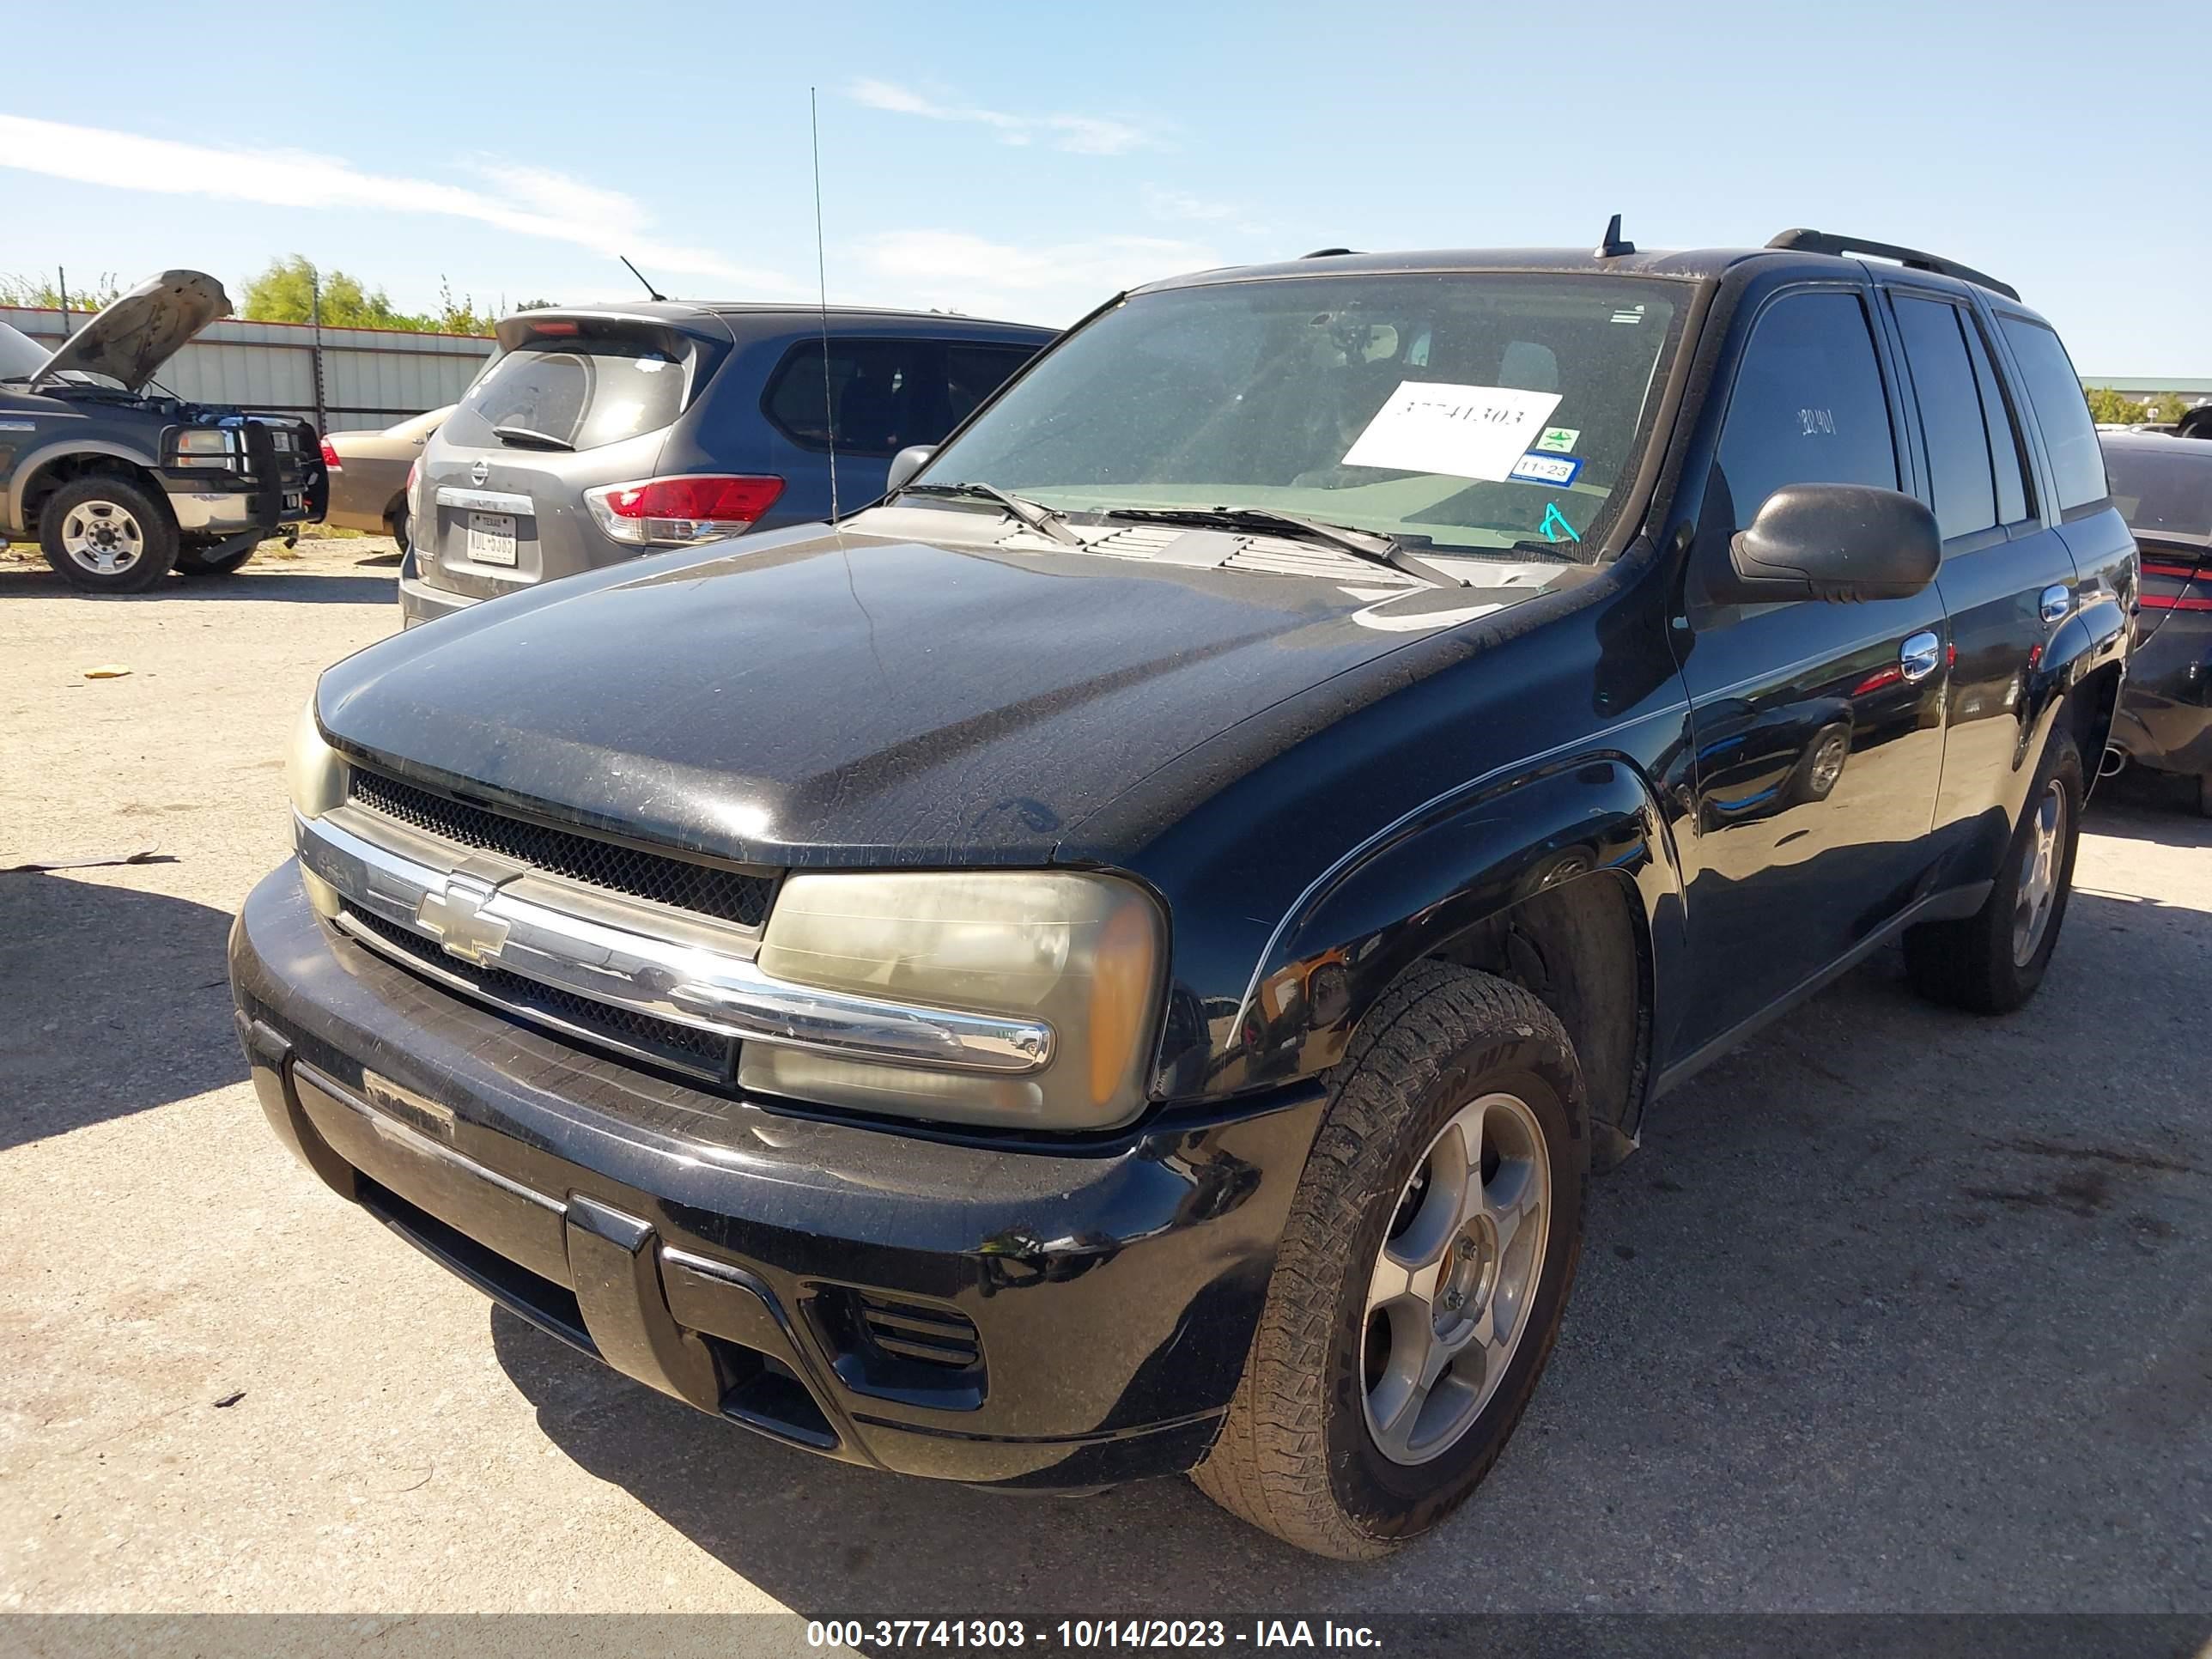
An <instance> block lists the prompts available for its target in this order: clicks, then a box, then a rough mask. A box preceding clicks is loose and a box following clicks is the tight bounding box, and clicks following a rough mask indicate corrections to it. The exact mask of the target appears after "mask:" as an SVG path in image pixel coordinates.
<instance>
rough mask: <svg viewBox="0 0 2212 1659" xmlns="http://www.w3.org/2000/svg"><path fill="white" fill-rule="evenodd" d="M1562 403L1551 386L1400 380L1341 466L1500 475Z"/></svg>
mask: <svg viewBox="0 0 2212 1659" xmlns="http://www.w3.org/2000/svg"><path fill="white" fill-rule="evenodd" d="M1558 407H1559V393H1558V392H1526V391H1523V390H1522V389H1521V388H1520V387H1518V386H1447V385H1443V384H1439V383H1437V382H1432V381H1425V380H1401V381H1400V382H1399V383H1398V389H1397V390H1396V391H1395V392H1392V393H1391V394H1390V395H1389V398H1385V399H1384V400H1383V407H1382V408H1380V409H1378V410H1376V411H1375V418H1374V419H1372V420H1370V422H1367V428H1366V430H1365V431H1364V432H1362V433H1361V434H1360V435H1359V436H1358V439H1357V440H1356V441H1354V442H1353V444H1352V447H1351V448H1350V449H1347V450H1346V451H1345V453H1344V464H1345V465H1346V466H1376V467H1389V468H1392V469H1394V470H1395V471H1403V472H1441V473H1443V474H1444V475H1446V476H1447V477H1455V478H1485V479H1489V480H1492V482H1498V481H1502V480H1503V479H1504V478H1505V477H1507V475H1508V474H1510V472H1511V471H1512V470H1513V464H1514V463H1515V462H1516V461H1517V460H1519V459H1521V458H1522V456H1523V455H1525V454H1527V453H1528V451H1529V449H1530V448H1531V447H1534V440H1535V439H1536V438H1537V437H1538V436H1539V435H1541V433H1542V432H1543V430H1544V422H1545V421H1546V420H1547V418H1548V417H1549V416H1550V415H1551V413H1552V411H1553V410H1554V409H1557V408H1558Z"/></svg>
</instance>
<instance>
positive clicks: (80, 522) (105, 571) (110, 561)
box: [62, 501, 146, 576]
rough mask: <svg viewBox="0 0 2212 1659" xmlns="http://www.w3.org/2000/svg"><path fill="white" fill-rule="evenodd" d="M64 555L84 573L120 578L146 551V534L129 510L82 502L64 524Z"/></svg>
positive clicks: (114, 505)
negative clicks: (87, 571)
mask: <svg viewBox="0 0 2212 1659" xmlns="http://www.w3.org/2000/svg"><path fill="white" fill-rule="evenodd" d="M62 551H63V552H64V553H66V554H68V555H69V556H70V558H71V559H73V560H74V561H76V563H78V564H79V565H81V566H82V567H83V568H85V569H87V570H89V571H91V572H93V573H94V574H96V575H101V576H119V575H121V574H123V573H124V572H125V571H126V570H128V569H130V568H131V567H132V566H133V565H135V564H137V562H138V561H139V559H140V557H141V556H143V554H144V553H145V551H146V532H144V531H143V529H141V528H140V527H139V524H138V520H137V517H136V516H135V515H134V514H133V513H131V509H130V508H129V507H122V506H119V505H118V504H117V503H116V502H114V501H80V502H79V503H78V504H77V505H76V506H75V507H71V508H70V512H69V516H68V517H67V518H65V519H64V520H62Z"/></svg>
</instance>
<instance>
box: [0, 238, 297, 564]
mask: <svg viewBox="0 0 2212 1659" xmlns="http://www.w3.org/2000/svg"><path fill="white" fill-rule="evenodd" d="M229 312H230V298H229V296H228V295H226V294H225V293H224V292H223V290H222V283H218V282H217V281H216V279H215V278H214V277H212V276H208V275H207V274H206V273H205V272H204V271H197V270H165V271H163V272H161V274H160V275H159V276H149V277H148V278H147V279H146V280H145V281H144V282H143V283H139V284H138V286H137V287H136V288H134V289H131V291H130V292H129V293H127V294H125V295H121V296H120V297H119V298H118V299H117V300H116V301H114V302H113V303H112V304H111V305H109V306H107V307H106V308H105V309H103V310H102V311H100V313H98V314H97V315H95V316H94V317H93V318H91V319H89V320H88V321H87V322H86V323H85V324H84V325H82V327H80V328H78V329H77V330H76V331H75V332H74V333H72V334H70V335H69V336H67V337H65V338H64V340H63V341H62V343H61V344H60V345H59V346H58V347H56V348H54V349H51V350H49V349H46V347H44V346H42V345H40V343H38V342H36V341H34V340H33V339H32V338H30V337H29V336H27V335H26V334H24V333H22V332H21V331H19V330H17V329H15V328H12V327H10V326H9V325H6V324H4V323H0V539H14V540H21V541H35V542H37V543H38V544H39V545H40V548H41V549H42V550H44V552H45V553H46V558H47V561H48V562H50V563H52V566H53V567H54V568H55V569H56V570H58V571H59V572H60V573H61V574H63V575H64V576H65V577H66V578H68V579H69V580H70V581H71V582H72V583H74V584H75V585H76V586H78V587H81V588H83V589H85V590H87V591H88V592H103V593H134V592H141V591H143V589H146V588H149V587H151V586H153V585H154V584H155V582H158V581H159V580H161V578H162V577H163V576H164V575H166V574H167V573H168V572H169V571H170V570H171V569H172V568H175V569H177V570H179V571H181V572H183V573H184V574H186V575H221V574H228V572H230V571H233V570H235V569H237V568H238V567H239V566H240V565H241V564H243V563H245V562H246V560H247V559H248V558H250V557H252V553H253V550H254V548H255V547H256V546H257V545H258V544H259V543H260V542H261V540H262V539H263V538H264V537H267V536H272V535H275V534H276V533H277V532H279V531H280V530H283V529H284V528H285V527H287V526H298V525H301V524H304V523H308V522H311V521H313V520H319V519H320V518H321V517H322V516H323V511H324V507H325V504H326V502H327V500H328V495H329V488H330V486H329V481H328V478H327V477H326V475H325V471H324V467H323V459H322V453H321V450H320V447H319V440H318V437H317V435H316V432H315V429H314V427H313V425H312V424H311V423H310V422H306V421H298V420H294V419H292V418H291V417H290V416H283V415H268V414H255V413H252V412H251V411H249V410H241V409H230V408H224V407H221V406H217V405H212V404H196V403H191V402H187V401H186V400H185V399H184V398H178V397H174V396H172V395H171V394H170V393H168V392H166V391H164V390H162V388H161V386H160V385H159V383H158V382H156V381H155V379H154V375H155V371H157V370H158V369H160V368H161V366H162V365H163V364H164V363H166V362H168V361H169V359H170V358H172V357H173V356H175V355H176V354H177V353H178V352H179V350H181V349H183V348H184V346H185V343H186V342H188V341H190V340H191V337H193V336H194V335H196V334H197V333H198V332H199V331H201V330H202V329H204V328H205V327H206V326H207V325H209V324H210V323H211V322H213V321H214V320H215V319H216V318H218V317H222V316H227V315H228V314H229Z"/></svg>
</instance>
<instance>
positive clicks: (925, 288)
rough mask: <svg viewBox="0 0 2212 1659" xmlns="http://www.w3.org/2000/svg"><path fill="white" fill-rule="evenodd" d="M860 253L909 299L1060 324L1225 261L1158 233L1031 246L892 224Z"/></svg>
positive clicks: (879, 283) (878, 280)
mask: <svg viewBox="0 0 2212 1659" xmlns="http://www.w3.org/2000/svg"><path fill="white" fill-rule="evenodd" d="M858 252H859V255H860V263H861V264H863V265H864V266H865V267H866V270H868V272H869V273H870V275H871V276H872V277H873V278H874V279H875V283H874V285H875V286H876V287H878V288H879V289H889V290H891V291H895V292H897V293H899V294H901V295H905V296H907V299H906V301H905V302H906V303H908V304H913V305H917V306H938V307H946V308H949V309H953V310H958V311H963V312H966V313H969V314H970V315H972V316H1000V317H1010V318H1013V319H1018V320H1024V321H1036V322H1045V323H1054V324H1066V323H1072V322H1073V321H1074V320H1075V319H1077V318H1079V317H1080V316H1082V315H1083V313H1085V312H1087V311H1089V310H1090V309H1091V307H1094V306H1096V305H1097V304H1098V303H1099V302H1100V301H1103V300H1106V299H1108V298H1109V297H1111V296H1112V295H1115V294H1116V293H1118V292H1120V291H1121V289H1126V288H1133V287H1135V286H1136V285H1137V284H1139V283H1146V282H1151V281H1152V280H1153V279H1154V278H1156V277H1160V276H1174V275H1175V274H1176V273H1177V272H1179V271H1185V270H1206V269H1207V268H1209V267H1211V266H1213V265H1218V264H1220V263H1221V260H1220V258H1218V256H1217V255H1216V254H1215V253H1214V252H1213V251H1212V249H1210V248H1207V247H1206V246H1202V245H1200V244H1199V243H1195V242H1186V241H1178V240H1170V239H1169V238H1165V237H1158V236H1101V237H1094V238H1092V239H1091V240H1085V241H1080V242H1063V243H1058V244H1052V245H1047V246H1021V245H1018V244H1015V243H1011V242H994V241H991V240H988V239H987V238H985V237H981V236H975V235H971V234H969V233H967V232H965V231H956V230H892V231H884V232H882V233H880V234H877V235H874V236H870V237H866V238H864V239H863V240H861V241H860V243H859V245H858Z"/></svg>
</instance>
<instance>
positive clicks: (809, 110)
mask: <svg viewBox="0 0 2212 1659" xmlns="http://www.w3.org/2000/svg"><path fill="white" fill-rule="evenodd" d="M806 132H807V137H809V138H810V139H811V141H812V143H813V146H814V281H815V288H816V294H817V297H818V299H819V301H820V306H821V312H820V315H821V318H822V427H823V431H824V432H825V433H827V434H828V435H829V522H830V523H831V524H836V522H837V410H836V407H835V406H834V405H833V404H832V402H831V399H830V396H829V261H828V259H827V258H826V257H825V256H824V254H823V251H822V117H821V114H820V112H819V111H818V108H817V102H816V98H815V91H814V88H812V87H809V88H807V89H806Z"/></svg>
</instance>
